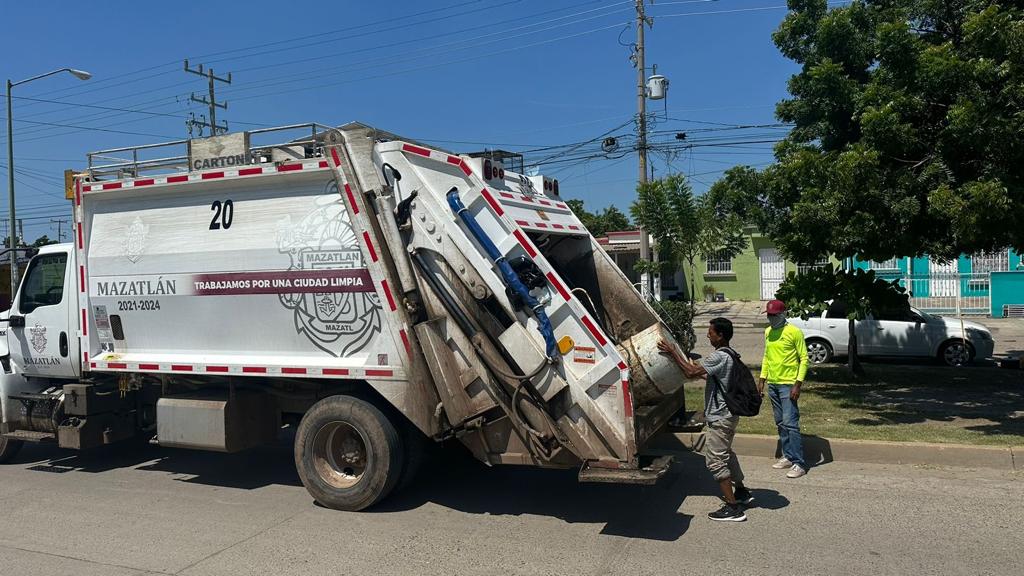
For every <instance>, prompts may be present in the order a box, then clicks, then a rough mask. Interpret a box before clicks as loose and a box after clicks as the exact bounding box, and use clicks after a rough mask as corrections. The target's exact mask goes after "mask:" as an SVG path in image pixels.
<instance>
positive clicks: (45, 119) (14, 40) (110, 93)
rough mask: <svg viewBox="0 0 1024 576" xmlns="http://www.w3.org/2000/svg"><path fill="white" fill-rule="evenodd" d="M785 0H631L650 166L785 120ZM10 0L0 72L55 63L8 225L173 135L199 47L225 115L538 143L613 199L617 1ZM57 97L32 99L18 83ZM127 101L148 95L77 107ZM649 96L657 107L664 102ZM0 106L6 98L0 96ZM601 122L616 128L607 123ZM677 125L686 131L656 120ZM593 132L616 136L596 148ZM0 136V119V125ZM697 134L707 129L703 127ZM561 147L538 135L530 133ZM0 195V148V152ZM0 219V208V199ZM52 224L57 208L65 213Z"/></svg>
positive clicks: (703, 181) (748, 136)
mask: <svg viewBox="0 0 1024 576" xmlns="http://www.w3.org/2000/svg"><path fill="white" fill-rule="evenodd" d="M784 3H785V2H784V1H783V0H718V1H706V2H705V1H700V0H697V1H689V2H679V1H672V0H664V1H657V2H655V3H654V4H653V5H649V6H648V14H649V15H651V16H653V17H654V27H653V29H649V30H648V31H647V64H648V66H650V65H651V64H657V65H658V73H660V74H663V75H665V76H667V77H668V78H669V80H670V82H671V86H670V89H669V96H668V99H667V101H660V102H649V112H651V113H655V114H656V116H657V117H658V119H657V120H656V122H655V124H654V126H653V130H654V131H657V136H656V139H657V140H660V141H665V142H675V144H674V145H672V146H671V148H672V151H671V153H670V154H668V153H666V154H662V153H656V154H654V155H653V156H652V161H653V165H654V169H655V174H656V175H664V174H666V173H669V172H683V173H686V174H689V175H691V176H692V178H693V185H694V188H695V189H697V190H698V191H702V190H704V189H706V187H707V185H709V184H711V183H712V182H714V180H715V179H717V178H718V177H719V175H720V172H721V171H722V170H724V169H727V168H728V167H730V166H732V165H735V164H751V165H763V164H764V163H766V162H768V161H770V160H771V154H770V152H771V144H770V143H756V144H745V143H737V142H753V141H759V140H773V139H777V138H779V137H780V136H781V135H782V134H784V130H785V129H784V128H780V127H769V128H750V129H735V128H730V126H734V125H750V124H755V125H760V124H773V123H775V122H776V120H775V119H774V104H775V103H776V102H777V101H778V100H779V99H781V98H783V97H785V95H786V89H785V87H786V81H787V79H788V78H789V76H790V75H791V74H792V73H793V72H794V71H795V70H796V67H795V65H794V64H793V63H792V62H789V61H787V60H785V59H784V58H783V57H782V56H781V55H780V54H779V53H778V50H777V49H776V48H775V46H774V45H773V44H772V42H771V33H772V31H773V30H774V29H775V28H776V27H777V26H778V23H779V22H780V21H781V19H782V18H783V17H784V16H785V13H786V12H785V8H784V6H783V5H784ZM242 6H243V4H242V3H235V2H213V1H206V2H193V1H190V0H179V1H178V2H174V3H168V2H139V1H133V2H122V1H109V2H81V1H77V2H71V1H53V2H12V3H8V5H7V6H6V7H5V20H6V21H7V22H8V23H9V24H12V25H8V26H5V29H6V30H5V34H4V35H3V37H0V49H2V51H3V54H4V55H5V57H4V58H3V62H2V64H0V76H3V77H5V78H10V79H12V80H14V81H18V80H21V79H24V78H26V77H30V76H34V75H36V74H39V73H42V72H46V71H49V70H52V69H54V68H61V67H65V66H70V67H74V68H80V69H83V70H88V71H89V72H91V73H92V74H93V79H92V80H89V81H86V82H81V81H79V80H76V79H75V78H73V77H72V76H70V75H66V74H63V75H58V76H53V77H50V78H46V79H42V80H39V81H36V82H33V83H31V84H27V85H24V86H18V87H16V88H15V89H14V90H15V91H14V95H15V96H16V97H23V99H18V98H15V100H14V108H15V109H14V118H15V123H14V130H15V138H14V141H15V146H16V148H15V167H16V170H15V175H16V180H17V181H16V183H15V189H16V191H17V196H18V216H19V217H20V218H24V225H25V237H26V238H27V239H28V240H30V241H31V240H33V239H35V238H36V237H38V236H39V235H41V234H48V235H49V236H51V237H56V233H57V225H56V224H51V223H50V221H49V220H50V219H59V218H62V217H63V218H67V214H68V212H69V209H68V207H67V206H66V205H65V203H64V202H63V200H62V196H63V192H62V172H63V170H64V169H65V168H83V167H84V166H85V153H86V152H87V151H93V150H98V149H103V148H112V147H120V146H129V145H136V144H146V143H154V142H160V141H166V140H172V139H180V138H184V137H187V132H186V131H185V126H184V119H185V117H186V116H187V115H188V113H189V112H195V113H196V114H199V113H203V112H205V108H204V107H203V106H202V105H199V104H194V103H190V102H189V98H188V95H189V93H190V92H197V93H198V94H200V95H201V94H202V93H204V92H205V90H206V82H205V80H204V79H202V78H200V77H198V76H194V75H190V74H186V73H185V72H184V71H183V70H182V60H183V59H184V58H190V59H191V61H192V63H193V65H195V64H198V63H206V64H207V65H208V66H212V67H213V68H214V70H215V71H216V73H217V74H218V75H223V74H226V73H227V72H231V73H232V84H231V85H230V86H218V99H223V100H227V101H228V105H229V108H228V109H227V110H226V111H218V120H220V119H226V120H227V121H228V122H229V125H230V127H231V129H232V130H233V131H234V130H244V129H248V128H255V127H259V126H263V125H284V124H291V123H300V122H309V121H315V122H320V123H323V124H333V125H338V124H342V123H345V122H348V121H351V120H359V121H362V122H366V123H368V124H371V125H375V126H378V127H381V128H384V129H387V130H390V131H393V132H396V133H399V134H402V135H406V136H408V137H410V138H415V139H419V140H424V141H428V142H433V143H435V144H436V145H438V146H441V147H445V148H447V149H451V150H454V151H459V152H467V151H474V150H479V149H483V148H485V147H487V148H504V149H509V150H517V151H525V152H526V153H527V160H528V161H530V160H532V161H538V160H542V159H545V158H546V157H548V156H555V157H554V158H551V159H550V160H548V161H547V162H546V163H545V164H544V165H543V166H542V168H541V172H543V173H545V174H550V175H552V176H554V177H557V178H559V180H560V182H561V190H562V195H563V196H565V197H569V198H582V199H583V200H584V201H585V202H586V204H587V206H588V207H590V208H592V209H595V208H600V207H603V206H607V205H610V204H614V205H616V206H618V207H620V208H622V209H623V210H627V209H628V206H629V202H630V201H631V199H632V197H633V195H634V187H635V180H636V171H637V160H636V154H635V153H629V154H625V152H626V151H628V147H629V145H630V142H631V141H632V140H631V138H632V136H631V134H633V126H632V124H627V123H628V122H629V121H630V120H631V118H632V117H633V115H634V114H635V112H636V81H635V80H636V72H635V69H634V68H633V67H632V66H631V64H630V62H629V59H628V58H629V54H630V50H629V48H628V47H627V46H623V45H622V44H627V45H628V44H630V43H632V42H633V41H634V39H635V27H632V26H631V27H628V28H627V27H626V26H625V23H626V22H627V21H630V20H632V19H633V18H634V12H633V2H631V1H615V0H598V1H593V0H592V1H581V0H564V1H562V0H558V1H552V0H547V1H538V0H520V1H508V0H476V1H472V0H437V1H435V2H409V1H406V0H392V1H389V2H375V3H374V2H358V3H357V2H321V3H313V4H294V3H293V4H287V3H281V2H266V1H263V0H252V1H248V2H246V3H245V4H244V6H245V8H244V9H243V8H242ZM24 98H34V99H36V100H55V101H60V103H47V102H38V101H33V100H28V99H24ZM73 104H78V105H88V106H103V107H108V108H120V109H124V110H140V111H145V112H148V114H139V113H131V112H124V111H111V110H104V109H100V108H89V107H86V106H75V105H73ZM666 106H667V111H666ZM4 116H5V115H4ZM616 127H619V128H618V129H616ZM676 132H686V134H687V141H689V142H692V143H693V144H695V147H693V148H690V149H685V148H682V147H681V145H680V144H679V142H678V141H676V140H675V139H674V134H675V133H676ZM605 133H608V134H610V135H612V136H616V137H618V141H619V142H620V149H619V150H618V151H616V152H613V153H612V154H608V155H603V154H600V152H599V149H598V145H597V144H596V143H590V144H584V145H582V146H580V147H579V148H575V149H568V148H566V147H565V145H568V144H574V143H581V142H586V141H588V140H591V139H593V138H595V137H598V136H600V135H602V134H605ZM0 144H2V145H3V146H4V147H6V138H5V137H3V135H2V134H0ZM709 144H714V145H709ZM551 146H562V147H561V148H552V149H550V150H535V149H537V148H546V147H551ZM0 171H2V172H3V180H2V184H0V186H2V188H3V189H4V196H3V197H4V198H6V182H7V180H6V155H4V158H3V159H2V160H0ZM2 204H3V206H2V208H0V218H6V213H7V210H6V202H2ZM64 230H65V234H66V233H67V230H68V229H67V227H66V226H65V228H64Z"/></svg>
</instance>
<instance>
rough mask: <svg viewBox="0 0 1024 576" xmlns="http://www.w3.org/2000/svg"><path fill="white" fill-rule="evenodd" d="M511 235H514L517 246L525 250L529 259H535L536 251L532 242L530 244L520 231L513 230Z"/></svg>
mask: <svg viewBox="0 0 1024 576" xmlns="http://www.w3.org/2000/svg"><path fill="white" fill-rule="evenodd" d="M512 234H513V235H515V237H516V240H518V241H519V244H520V245H521V246H522V247H523V248H524V249H525V250H526V253H527V254H529V255H530V257H531V258H536V257H537V250H535V249H534V247H533V242H530V241H529V240H528V239H527V238H526V235H525V234H523V233H522V232H521V231H520V230H513V231H512Z"/></svg>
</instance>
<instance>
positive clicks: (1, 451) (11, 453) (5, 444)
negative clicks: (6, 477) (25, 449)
mask: <svg viewBox="0 0 1024 576" xmlns="http://www.w3.org/2000/svg"><path fill="white" fill-rule="evenodd" d="M22 444H24V442H22V441H21V440H12V439H10V438H0V464H6V463H7V462H10V461H11V460H13V459H14V457H15V456H17V455H18V451H19V450H21V446H22Z"/></svg>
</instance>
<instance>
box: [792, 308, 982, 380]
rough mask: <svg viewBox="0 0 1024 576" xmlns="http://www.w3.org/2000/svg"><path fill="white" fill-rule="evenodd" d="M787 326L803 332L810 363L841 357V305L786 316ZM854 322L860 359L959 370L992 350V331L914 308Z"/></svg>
mask: <svg viewBox="0 0 1024 576" xmlns="http://www.w3.org/2000/svg"><path fill="white" fill-rule="evenodd" d="M789 322H790V323H791V324H793V325H794V326H796V327H797V328H800V330H802V331H803V333H804V340H805V341H806V342H807V357H808V359H809V360H810V362H811V364H823V363H825V362H828V361H830V360H832V358H833V357H834V356H836V355H845V354H846V349H847V345H848V344H849V340H850V338H849V333H850V332H849V325H848V321H847V319H846V306H845V305H844V304H843V303H841V302H833V303H832V304H831V305H830V306H829V308H828V310H826V311H824V312H822V313H821V316H812V317H810V318H808V319H807V320H802V319H800V318H790V319H789ZM854 324H855V330H856V333H857V351H858V352H859V353H860V354H861V355H863V356H905V357H921V358H938V359H940V360H941V361H942V362H944V363H945V364H947V365H949V366H960V365H963V364H967V363H969V362H971V361H972V360H974V359H975V358H989V357H991V356H992V351H993V348H994V347H995V344H994V342H993V341H992V332H990V331H989V329H988V328H986V327H985V326H983V325H981V324H979V323H977V322H971V321H968V320H964V321H963V323H962V324H961V321H960V320H959V319H957V318H943V317H941V316H933V315H931V314H926V313H924V312H921V311H920V310H918V309H916V308H910V309H909V311H903V312H896V313H892V314H879V317H878V318H874V317H868V318H867V319H865V320H857V321H856V322H855V323H854ZM961 325H962V328H961Z"/></svg>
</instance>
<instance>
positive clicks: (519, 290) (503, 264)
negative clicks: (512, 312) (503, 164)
mask: <svg viewBox="0 0 1024 576" xmlns="http://www.w3.org/2000/svg"><path fill="white" fill-rule="evenodd" d="M448 206H450V207H451V209H452V211H454V212H455V213H456V214H458V215H459V218H461V219H462V222H463V223H464V224H465V225H466V228H467V229H468V230H469V232H470V234H472V235H473V237H474V238H475V239H476V241H477V242H479V243H480V245H481V246H482V247H483V249H484V251H485V252H487V256H488V257H490V259H491V260H492V261H494V265H495V266H497V268H498V271H499V272H500V273H501V276H502V279H503V280H504V281H505V285H506V286H508V287H509V288H511V289H512V291H514V292H515V293H516V294H518V295H519V297H520V298H521V299H522V301H523V303H524V304H525V305H526V306H527V307H528V308H529V309H530V310H532V311H533V315H534V316H535V317H536V318H537V323H538V324H539V327H538V330H539V331H540V334H541V336H543V337H544V344H545V348H546V355H547V357H548V360H549V361H552V362H553V361H554V360H555V359H556V358H558V355H559V354H558V344H557V343H556V342H555V331H554V329H553V328H552V327H551V320H550V319H548V315H547V313H546V312H544V306H543V305H541V303H540V302H538V301H537V299H536V298H534V297H533V296H532V295H531V294H530V290H529V288H527V287H526V285H524V284H523V282H522V280H520V279H519V275H518V274H516V273H515V271H514V270H512V266H511V265H509V263H508V261H507V260H505V257H504V256H502V255H501V253H500V252H498V247H497V246H495V245H494V242H493V241H492V240H491V239H490V238H489V237H488V236H487V234H486V233H485V232H484V230H483V228H481V227H480V224H479V223H478V222H477V221H476V218H475V217H474V216H473V215H472V214H470V212H469V210H468V209H467V208H466V205H465V204H463V203H462V200H461V199H460V198H459V190H458V188H452V189H451V190H449V191H448Z"/></svg>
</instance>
